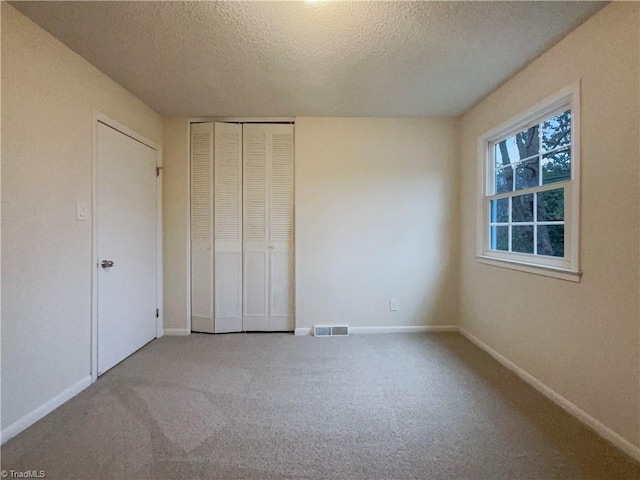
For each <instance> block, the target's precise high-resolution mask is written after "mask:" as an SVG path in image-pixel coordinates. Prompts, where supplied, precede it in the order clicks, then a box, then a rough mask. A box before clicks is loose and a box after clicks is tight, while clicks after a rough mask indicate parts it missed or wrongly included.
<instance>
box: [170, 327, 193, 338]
mask: <svg viewBox="0 0 640 480" xmlns="http://www.w3.org/2000/svg"><path fill="white" fill-rule="evenodd" d="M164 334H165V335H166V336H167V337H183V336H186V335H191V330H190V329H188V328H165V329H164Z"/></svg>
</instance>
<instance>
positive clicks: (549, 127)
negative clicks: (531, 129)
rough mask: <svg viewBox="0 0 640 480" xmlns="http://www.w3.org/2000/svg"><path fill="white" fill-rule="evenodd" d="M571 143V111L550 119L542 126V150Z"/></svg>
mask: <svg viewBox="0 0 640 480" xmlns="http://www.w3.org/2000/svg"><path fill="white" fill-rule="evenodd" d="M569 143H571V111H570V110H567V111H566V112H564V113H561V114H560V115H557V116H555V117H553V118H550V119H549V120H547V121H546V122H544V123H543V124H542V148H543V150H545V151H549V150H553V149H554V148H558V147H562V146H564V145H569Z"/></svg>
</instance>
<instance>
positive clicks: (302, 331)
mask: <svg viewBox="0 0 640 480" xmlns="http://www.w3.org/2000/svg"><path fill="white" fill-rule="evenodd" d="M312 331H313V329H312V328H303V327H301V328H296V330H295V333H294V334H295V335H311V334H312ZM457 331H458V327H456V326H455V325H416V326H396V327H349V334H350V335H351V334H356V335H358V334H361V333H421V332H457Z"/></svg>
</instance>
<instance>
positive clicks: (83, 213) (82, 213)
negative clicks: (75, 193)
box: [76, 202, 89, 222]
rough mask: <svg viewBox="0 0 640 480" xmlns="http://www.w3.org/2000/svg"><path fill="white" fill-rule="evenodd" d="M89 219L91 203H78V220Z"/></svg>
mask: <svg viewBox="0 0 640 480" xmlns="http://www.w3.org/2000/svg"><path fill="white" fill-rule="evenodd" d="M88 219H89V205H87V204H86V203H83V202H78V203H76V220H78V221H79V222H86V221H87V220H88Z"/></svg>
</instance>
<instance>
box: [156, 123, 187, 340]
mask: <svg viewBox="0 0 640 480" xmlns="http://www.w3.org/2000/svg"><path fill="white" fill-rule="evenodd" d="M163 136H164V147H163V152H162V154H163V160H164V164H163V165H164V171H163V191H162V195H163V198H162V212H163V226H162V234H163V239H164V245H163V247H164V252H163V255H164V265H163V266H164V319H163V320H164V328H165V329H182V330H186V329H189V322H188V319H187V305H188V303H187V302H188V299H189V292H188V282H187V268H188V266H189V205H188V201H189V122H188V120H187V119H186V118H165V119H164V131H163ZM167 333H171V331H170V330H169V331H168V332H167Z"/></svg>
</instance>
